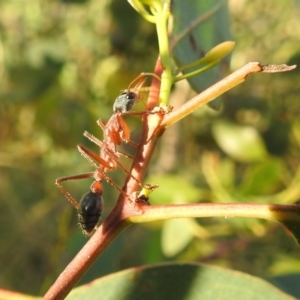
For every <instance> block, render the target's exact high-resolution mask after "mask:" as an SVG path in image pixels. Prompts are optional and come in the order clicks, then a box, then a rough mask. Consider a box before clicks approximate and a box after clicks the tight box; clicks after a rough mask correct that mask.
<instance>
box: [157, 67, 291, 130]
mask: <svg viewBox="0 0 300 300" xmlns="http://www.w3.org/2000/svg"><path fill="white" fill-rule="evenodd" d="M295 68H296V65H293V66H287V65H261V64H260V63H259V62H249V63H248V64H246V65H245V66H243V67H241V68H240V69H238V70H236V71H235V72H233V73H232V74H230V75H228V76H227V77H225V78H224V79H222V80H221V81H219V82H217V83H216V84H214V85H212V86H211V87H209V88H208V89H206V90H205V91H203V92H202V93H200V94H198V95H197V96H196V97H194V98H192V99H191V100H189V101H188V102H186V103H185V104H183V105H182V106H180V107H179V108H178V109H177V110H175V111H173V112H171V113H169V114H168V115H166V117H165V118H164V120H163V121H162V123H161V126H164V127H168V126H170V125H172V124H174V123H175V122H178V121H179V120H181V119H183V118H184V117H186V116H187V115H189V114H190V113H192V112H193V111H195V110H196V109H198V108H199V107H201V106H203V105H205V104H207V103H208V102H210V101H211V100H214V99H215V98H217V97H218V96H220V95H222V94H224V93H225V92H227V91H228V90H230V89H232V88H233V87H235V86H237V85H239V84H240V83H242V82H243V81H245V79H246V78H247V77H248V76H249V75H250V74H253V73H257V72H264V73H275V72H285V71H290V70H293V69H295Z"/></svg>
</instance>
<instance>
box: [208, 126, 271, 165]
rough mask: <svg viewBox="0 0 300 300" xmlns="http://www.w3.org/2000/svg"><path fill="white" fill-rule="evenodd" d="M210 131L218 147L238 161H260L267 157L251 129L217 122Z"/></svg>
mask: <svg viewBox="0 0 300 300" xmlns="http://www.w3.org/2000/svg"><path fill="white" fill-rule="evenodd" d="M212 130H213V136H214V138H215V139H216V142H217V144H218V145H219V147H220V148H221V149H222V150H223V151H224V152H226V153H227V154H228V155H230V156H231V157H232V158H234V159H236V160H238V161H241V162H254V161H262V160H263V159H265V158H266V157H267V152H266V149H265V146H264V143H263V141H262V139H261V137H260V135H259V134H258V132H257V131H256V129H255V128H253V127H250V126H241V125H236V124H233V123H229V122H224V121H219V122H216V123H214V124H213V127H212Z"/></svg>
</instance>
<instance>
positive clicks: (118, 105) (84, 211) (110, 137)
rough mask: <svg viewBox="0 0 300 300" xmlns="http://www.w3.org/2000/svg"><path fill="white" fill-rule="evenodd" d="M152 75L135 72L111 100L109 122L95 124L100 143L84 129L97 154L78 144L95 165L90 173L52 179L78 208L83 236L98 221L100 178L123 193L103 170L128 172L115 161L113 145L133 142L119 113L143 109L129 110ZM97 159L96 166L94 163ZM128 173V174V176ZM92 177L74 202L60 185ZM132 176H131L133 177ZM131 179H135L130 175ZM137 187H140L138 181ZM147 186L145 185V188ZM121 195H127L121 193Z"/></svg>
mask: <svg viewBox="0 0 300 300" xmlns="http://www.w3.org/2000/svg"><path fill="white" fill-rule="evenodd" d="M147 75H152V76H155V77H157V76H156V75H155V74H151V73H150V74H149V73H142V74H141V75H139V76H138V77H137V78H136V79H135V80H134V81H133V82H132V83H131V84H130V85H129V87H128V90H127V91H125V92H123V93H121V94H120V95H119V96H118V97H117V98H116V100H115V103H114V105H113V110H114V114H113V115H112V117H111V118H110V119H109V121H108V122H107V123H106V124H104V123H103V122H102V121H101V120H98V122H97V123H98V125H99V126H100V127H101V128H102V130H103V133H104V134H103V135H104V137H103V142H101V141H99V140H98V139H97V138H95V137H94V136H93V135H91V134H90V133H88V132H85V133H84V135H85V136H86V137H87V138H89V139H90V140H91V141H92V142H94V143H95V144H97V145H98V146H99V147H100V156H99V155H97V154H95V153H93V152H92V151H90V150H89V149H87V148H85V147H84V146H82V145H78V146H77V148H78V150H79V152H80V153H81V154H82V155H83V156H84V157H85V158H86V159H87V160H88V161H89V162H90V163H91V164H92V165H93V166H94V167H95V168H96V170H95V171H94V172H90V173H85V174H79V175H74V176H67V177H61V178H58V179H56V185H57V186H58V188H59V189H60V191H61V192H62V193H63V195H64V196H65V197H66V198H67V199H68V200H69V202H70V203H71V204H72V205H73V206H74V207H75V208H76V210H77V211H78V221H79V225H80V227H81V229H82V231H83V233H84V234H86V235H91V234H92V233H93V232H94V230H95V229H96V226H97V224H98V221H99V218H100V216H101V213H102V210H103V200H102V193H103V186H102V179H103V178H104V179H105V180H106V181H107V182H108V183H110V184H111V185H112V186H114V187H115V188H116V189H118V190H119V191H120V192H121V193H123V194H125V193H124V191H123V190H122V189H120V188H119V187H118V186H117V185H115V183H114V182H113V181H112V180H111V179H110V178H109V177H108V176H107V175H106V171H108V170H115V169H116V168H117V166H119V167H120V168H121V169H122V170H123V171H124V172H126V173H127V174H129V172H128V171H127V170H126V168H125V167H123V165H122V164H121V163H120V162H119V157H120V153H119V152H118V151H117V146H118V145H120V144H121V142H122V141H125V142H128V143H130V144H132V145H135V143H133V142H131V141H130V129H129V127H128V125H127V124H126V122H125V121H124V119H123V117H122V116H123V115H125V114H127V115H130V114H131V115H138V114H139V115H141V114H142V113H143V112H130V109H131V108H132V107H133V105H134V104H135V103H136V101H137V100H138V98H139V92H140V89H141V87H142V86H143V84H144V83H145V79H144V77H145V76H147ZM137 81H138V83H137V84H136V86H135V87H134V89H133V91H130V88H131V86H132V85H133V83H135V82H137ZM127 156H128V157H130V156H129V155H127ZM95 161H96V162H98V163H99V166H98V165H97V164H96V163H95ZM131 176H132V175H131ZM85 178H94V179H95V181H94V182H93V183H92V185H91V187H90V191H89V192H88V193H86V194H85V195H84V196H83V197H82V199H81V200H80V202H79V204H78V202H77V201H76V200H75V199H74V198H73V197H72V196H71V194H70V193H69V192H68V191H67V190H66V189H65V188H64V187H63V186H62V185H61V183H62V182H64V181H70V180H77V179H85ZM133 178H134V177H133ZM134 179H135V178H134ZM136 180H137V179H136ZM137 182H138V183H139V185H140V186H142V187H144V188H145V186H143V185H142V184H141V183H140V182H139V181H138V180H137ZM146 188H147V187H146ZM125 196H127V195H126V194H125Z"/></svg>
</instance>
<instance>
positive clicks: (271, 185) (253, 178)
mask: <svg viewBox="0 0 300 300" xmlns="http://www.w3.org/2000/svg"><path fill="white" fill-rule="evenodd" d="M283 172H284V165H283V163H282V161H281V160H280V159H276V158H271V157H270V158H269V159H266V160H265V161H263V162H262V163H261V164H259V165H256V166H252V168H249V169H248V170H247V172H246V174H245V176H244V180H243V182H242V184H241V185H240V187H239V191H241V192H242V193H243V194H246V195H258V194H266V193H271V192H276V188H277V187H278V184H280V182H281V175H282V173H283Z"/></svg>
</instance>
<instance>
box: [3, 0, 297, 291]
mask: <svg viewBox="0 0 300 300" xmlns="http://www.w3.org/2000/svg"><path fill="white" fill-rule="evenodd" d="M230 15H231V21H232V34H233V36H234V40H235V41H236V49H235V51H234V53H233V55H232V69H233V70H235V69H236V68H238V67H240V66H242V65H243V64H245V63H246V62H248V61H259V62H261V63H266V64H276V63H289V64H292V63H297V62H298V65H300V63H299V62H300V52H299V36H300V22H299V17H298V15H299V10H297V7H296V4H295V2H294V1H291V0H289V1H277V2H272V3H271V2H269V1H267V0H263V1H258V0H255V1H251V2H249V1H248V2H244V1H237V0H232V1H230ZM156 43H157V42H156V35H155V28H154V26H153V25H151V24H148V23H147V22H145V21H144V20H143V19H141V18H140V17H139V16H138V15H137V14H136V13H135V11H133V9H132V8H131V7H130V6H129V5H128V3H127V2H126V1H124V0H114V1H99V0H87V1H74V0H73V1H71V0H69V1H62V0H61V1H58V0H57V1H42V0H31V1H21V2H20V1H13V0H2V1H1V2H0V74H1V82H0V190H1V193H0V228H1V230H0V240H1V247H0V269H1V274H0V285H1V287H2V288H7V289H13V290H18V291H21V292H26V293H32V294H42V293H43V292H44V291H45V290H46V289H47V288H48V287H49V285H50V284H51V283H52V282H53V281H54V280H55V278H56V277H57V276H58V274H59V273H60V272H61V271H62V270H63V269H64V267H65V266H66V264H67V263H68V262H69V261H70V260H71V259H72V257H73V256H74V255H75V254H76V253H77V252H78V250H79V249H80V248H81V247H82V245H83V244H84V243H85V241H86V238H85V237H84V236H83V235H82V234H81V232H80V230H79V228H78V226H76V225H75V224H76V222H77V221H76V212H75V210H74V208H73V207H72V206H71V205H70V204H69V203H68V202H67V201H66V199H65V198H64V197H63V196H62V195H61V194H60V192H59V191H58V189H57V188H56V187H55V184H54V182H55V179H56V178H58V177H62V176H67V175H72V174H80V173H85V172H89V171H91V168H90V166H89V164H88V163H87V162H86V161H85V160H84V159H83V158H82V157H81V156H80V155H79V153H78V152H77V149H76V147H75V146H76V144H79V143H81V144H85V145H86V146H88V147H89V148H90V149H93V150H94V151H97V148H96V147H95V145H92V144H91V143H89V141H88V140H87V139H85V138H84V137H83V136H82V134H83V132H84V131H85V130H88V131H89V132H91V133H92V134H94V135H95V136H98V137H99V138H101V136H102V132H101V130H100V128H99V127H98V126H97V124H96V120H97V119H98V118H101V119H103V120H104V121H106V120H108V118H109V117H110V115H111V113H112V104H113V101H114V99H115V97H116V96H117V95H118V94H119V92H120V90H121V89H124V88H126V87H127V86H128V84H129V83H130V81H131V80H132V79H133V78H134V77H136V76H137V75H138V74H139V73H140V72H143V71H145V72H151V71H152V69H153V66H154V62H155V59H156V56H157V46H156ZM299 74H300V73H299V68H298V70H297V69H296V71H293V72H290V73H284V74H274V75H273V74H256V75H253V76H251V77H249V78H248V79H247V81H246V82H245V83H244V84H242V85H241V86H239V87H237V88H235V89H234V90H232V91H230V92H229V93H227V94H226V95H224V97H223V99H224V107H223V109H222V110H221V111H220V112H214V111H212V110H210V109H209V108H206V107H205V108H203V109H201V110H199V111H197V112H196V113H195V114H193V115H192V116H189V117H188V119H186V120H183V121H182V122H181V124H180V127H178V126H176V125H175V126H174V128H170V129H168V130H167V131H166V133H165V135H164V137H163V140H162V141H161V143H160V145H159V147H158V148H159V149H158V151H157V153H156V156H155V157H154V161H153V166H152V167H151V169H150V171H149V179H150V181H149V182H151V183H158V184H160V188H159V189H158V190H157V191H155V192H154V193H153V196H152V198H153V203H154V202H155V203H157V204H158V203H170V202H175V203H185V202H188V201H193V202H195V201H199V202H201V201H202V202H207V201H222V202H229V201H230V202H260V203H282V204H285V203H295V202H297V201H298V200H299V192H300V184H299V183H300V178H299V177H300V167H299V163H300V124H299V121H298V116H299V113H300V104H299V101H298V100H299V94H300V87H299V81H300V78H299V76H300V75H299ZM177 90H179V91H180V88H178V89H177ZM189 96H190V95H189ZM183 98H185V100H187V99H188V97H187V96H186V93H182V96H181V98H180V101H183ZM176 101H179V100H178V99H177V100H176ZM176 101H174V103H173V104H174V106H176V105H179V104H176V103H178V102H176ZM128 122H129V124H130V128H132V132H133V137H134V136H135V135H138V133H139V130H138V129H139V120H138V118H134V117H132V118H128ZM222 124H223V126H222ZM228 124H231V125H232V126H228ZM216 126H218V134H216V128H217V127H216ZM245 127H247V128H249V127H250V128H251V130H252V131H251V132H255V136H257V137H259V138H257V139H256V141H258V143H259V145H257V144H253V147H263V148H264V151H261V152H259V153H264V154H263V155H264V156H263V157H261V159H258V158H257V155H256V156H253V155H251V154H252V152H251V151H252V149H251V148H252V147H251V146H248V144H247V147H245V145H244V144H243V142H244V141H245V143H247V142H248V140H247V138H246V137H247V136H246V137H245V136H244V135H243V138H241V139H240V140H239V138H238V137H239V135H236V131H234V132H232V135H230V137H232V136H234V137H235V145H239V144H240V146H241V147H237V149H236V148H235V151H240V154H241V153H242V154H243V157H247V159H246V160H241V159H240V156H239V155H236V154H235V153H237V152H232V151H228V149H227V147H224V146H223V144H222V143H221V142H220V136H222V134H224V135H225V132H226V130H230V128H234V130H238V131H239V132H244V131H243V130H244V129H245ZM222 129H223V133H222ZM225 129H226V130H225ZM228 136H229V135H228ZM252 137H253V135H252ZM223 139H225V144H226V145H228V141H227V142H226V136H223V137H222V140H223ZM261 141H263V144H262V143H261ZM253 143H255V140H254V142H253ZM247 148H248V151H249V153H248V154H249V155H247V153H245V151H247ZM170 149H171V150H170ZM174 149H175V151H174ZM245 149H246V150H245ZM166 157H167V159H166ZM253 157H254V158H253ZM125 163H126V162H125ZM128 163H130V162H128ZM158 174H159V176H158ZM164 174H166V176H165V177H164ZM110 176H111V177H112V178H113V180H115V181H116V182H117V183H119V184H120V183H121V182H122V178H123V177H124V175H123V174H122V172H121V171H119V172H113V173H111V174H110ZM170 178H171V180H170ZM172 178H173V179H174V180H176V182H178V186H179V188H180V185H181V184H182V186H184V189H185V191H186V192H185V193H182V188H181V190H180V193H179V192H178V193H175V192H176V189H174V181H172ZM146 181H147V182H148V180H146ZM90 183H91V182H90V181H89V180H80V181H76V182H70V183H68V184H66V185H65V186H66V187H67V188H68V190H69V191H70V193H71V194H72V195H74V197H75V198H76V199H78V200H79V199H80V197H81V195H82V194H84V193H85V192H86V191H87V190H88V188H89V186H90ZM174 191H175V192H174ZM168 192H169V193H168ZM197 192H198V195H197ZM116 195H117V193H116V191H114V190H113V189H112V188H111V186H109V185H105V193H104V200H105V212H104V215H103V218H105V215H107V213H108V212H109V211H110V209H111V208H112V206H113V205H114V203H115V199H116ZM168 195H169V196H168ZM195 195H197V196H195ZM165 224H167V222H165ZM165 226H166V227H165ZM165 226H164V223H163V222H159V223H153V224H152V223H151V224H147V226H140V225H139V226H132V227H131V228H129V230H126V231H125V232H123V233H122V234H121V235H120V236H119V238H118V239H117V240H115V241H114V242H113V244H112V245H111V246H110V247H109V249H107V250H106V251H105V253H104V255H103V256H102V257H101V258H100V259H99V260H98V262H97V264H96V265H94V266H93V267H92V268H91V269H90V270H89V272H88V273H87V275H86V276H85V277H84V278H83V279H82V282H87V281H89V280H91V279H94V278H97V277H99V276H102V275H104V274H108V273H111V272H114V271H116V270H120V269H124V268H127V267H131V266H135V265H140V264H148V263H153V262H161V261H164V260H170V259H172V260H177V261H187V260H188V261H191V260H193V261H202V262H209V263H213V264H218V265H222V266H228V267H231V268H234V269H238V270H242V271H245V272H248V273H251V274H254V275H258V276H262V277H272V276H274V275H277V276H279V275H284V274H289V273H300V267H299V266H298V265H297V266H296V265H295V264H294V263H293V262H294V261H295V260H297V259H299V258H300V254H299V249H298V247H297V245H296V244H295V243H294V241H293V240H292V239H291V238H290V237H288V235H287V233H286V232H285V231H284V230H283V228H282V227H281V226H280V225H278V224H275V223H267V222H264V221H261V220H250V219H249V220H248V219H245V220H244V219H231V220H221V219H201V220H195V222H184V223H182V224H181V225H180V226H186V228H187V230H186V232H187V235H186V236H184V237H182V239H181V241H184V242H181V244H180V245H178V243H176V244H175V245H174V247H175V250H174V249H172V245H171V246H170V243H172V236H171V238H170V236H168V232H170V233H171V234H172V232H174V231H172V228H171V227H170V224H168V225H165ZM175 226H178V224H177V223H176V224H175ZM162 239H163V243H161V241H162ZM161 245H163V246H161Z"/></svg>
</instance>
